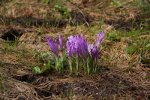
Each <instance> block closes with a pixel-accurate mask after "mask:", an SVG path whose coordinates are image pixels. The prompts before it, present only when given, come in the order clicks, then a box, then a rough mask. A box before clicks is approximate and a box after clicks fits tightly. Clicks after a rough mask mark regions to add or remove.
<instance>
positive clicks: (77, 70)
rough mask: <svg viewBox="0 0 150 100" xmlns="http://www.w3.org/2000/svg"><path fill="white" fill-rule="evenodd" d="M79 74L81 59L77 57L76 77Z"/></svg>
mask: <svg viewBox="0 0 150 100" xmlns="http://www.w3.org/2000/svg"><path fill="white" fill-rule="evenodd" d="M78 73H79V59H78V57H76V75H78Z"/></svg>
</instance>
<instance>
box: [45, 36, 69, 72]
mask: <svg viewBox="0 0 150 100" xmlns="http://www.w3.org/2000/svg"><path fill="white" fill-rule="evenodd" d="M47 41H48V44H49V46H50V48H51V50H52V52H53V53H54V55H55V67H54V68H55V69H56V71H59V72H63V70H64V65H65V62H66V61H65V60H66V59H65V54H64V52H63V38H62V35H61V34H59V43H58V42H57V41H55V40H53V39H51V38H50V37H47ZM59 47H60V52H59Z"/></svg>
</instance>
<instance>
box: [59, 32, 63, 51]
mask: <svg viewBox="0 0 150 100" xmlns="http://www.w3.org/2000/svg"><path fill="white" fill-rule="evenodd" d="M59 45H60V50H61V51H63V38H62V35H61V34H59Z"/></svg>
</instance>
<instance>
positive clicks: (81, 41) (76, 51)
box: [66, 35, 88, 74]
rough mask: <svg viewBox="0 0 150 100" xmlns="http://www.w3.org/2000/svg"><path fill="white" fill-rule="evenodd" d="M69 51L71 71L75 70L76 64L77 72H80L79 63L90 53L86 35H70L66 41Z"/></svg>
mask: <svg viewBox="0 0 150 100" xmlns="http://www.w3.org/2000/svg"><path fill="white" fill-rule="evenodd" d="M66 46H67V53H68V58H69V66H70V67H69V68H70V73H72V72H73V67H74V66H76V67H75V68H74V69H75V73H76V74H78V72H79V66H80V65H79V63H80V61H81V60H82V59H85V58H86V56H87V54H88V45H87V42H86V40H85V37H84V36H80V35H77V36H70V37H68V41H67V43H66Z"/></svg>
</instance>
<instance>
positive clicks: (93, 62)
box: [86, 32, 104, 74]
mask: <svg viewBox="0 0 150 100" xmlns="http://www.w3.org/2000/svg"><path fill="white" fill-rule="evenodd" d="M103 38H104V32H100V33H99V34H98V37H97V41H96V45H94V44H88V52H89V56H88V57H87V65H86V72H87V74H91V73H94V72H96V68H97V62H98V59H99V58H100V44H101V42H102V39H103Z"/></svg>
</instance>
